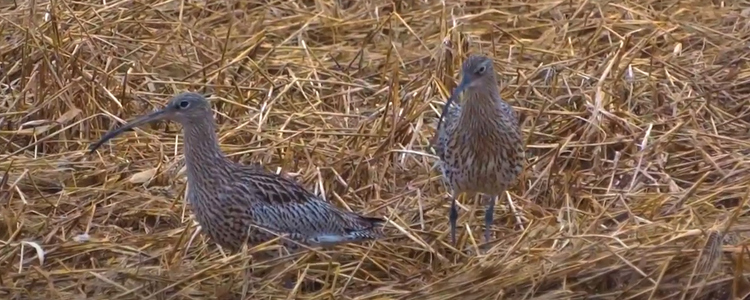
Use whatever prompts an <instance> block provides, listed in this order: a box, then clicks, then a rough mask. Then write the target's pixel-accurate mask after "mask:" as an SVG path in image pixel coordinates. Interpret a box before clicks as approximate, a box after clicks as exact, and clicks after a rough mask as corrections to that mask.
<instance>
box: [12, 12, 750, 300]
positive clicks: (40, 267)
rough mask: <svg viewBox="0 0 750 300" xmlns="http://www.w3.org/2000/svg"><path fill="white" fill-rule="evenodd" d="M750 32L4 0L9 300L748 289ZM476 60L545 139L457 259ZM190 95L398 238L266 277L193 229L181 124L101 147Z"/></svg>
mask: <svg viewBox="0 0 750 300" xmlns="http://www.w3.org/2000/svg"><path fill="white" fill-rule="evenodd" d="M749 21H750V8H749V7H748V4H746V3H744V2H717V1H695V0H687V1H675V0H669V1H648V0H643V1H619V2H618V1H610V2H607V1H604V2H602V1H580V0H573V1H528V2H507V1H377V0H373V1H353V0H341V1H266V2H260V1H197V0H196V1H170V0H166V1H160V2H148V1H120V0H111V1H110V0H108V1H78V2H74V1H67V0H58V1H48V0H38V1H22V0H17V1H2V2H0V35H2V38H3V41H2V42H0V55H1V57H2V60H0V107H2V109H1V110H0V124H1V125H2V126H0V144H2V145H3V151H2V154H1V155H0V171H2V173H0V174H2V176H3V177H2V180H0V184H2V186H1V187H0V191H1V193H0V216H1V217H0V219H1V220H2V222H0V243H2V247H0V266H2V267H0V271H2V273H1V274H0V297H3V298H4V299H45V298H46V299H84V298H86V299H217V298H219V299H232V298H235V297H240V293H241V292H242V291H243V285H245V286H246V287H247V289H246V292H247V294H248V297H252V299H333V298H335V299H436V300H437V299H678V298H680V297H684V298H686V299H721V298H720V297H723V295H726V291H730V290H731V291H732V294H734V295H745V294H747V291H748V290H750V289H748V288H747V286H748V283H747V279H746V278H744V275H743V274H745V272H747V270H746V269H745V267H744V264H743V263H742V261H744V260H746V259H747V253H748V251H747V249H746V248H745V247H744V246H743V245H744V244H743V243H744V241H745V239H746V238H745V235H744V232H745V231H747V230H748V228H747V225H745V224H748V221H750V217H749V216H747V215H746V213H745V212H746V210H747V207H746V205H745V203H746V200H747V197H748V196H747V182H750V160H748V159H747V154H748V153H750V151H749V150H748V149H749V148H750V142H748V140H750V132H749V131H748V126H750V109H749V107H750V106H749V105H748V103H747V101H748V99H750V97H748V95H750V85H748V84H747V82H748V79H750V69H748V62H747V54H746V53H747V47H748V38H749V37H750V34H749V33H750V28H748V27H749V25H748V24H750V22H749ZM446 47H448V48H450V54H449V55H446V54H445V49H446ZM470 52H481V53H484V54H489V55H491V56H493V57H494V58H495V60H496V62H497V67H498V70H499V71H500V72H501V73H502V76H501V78H503V79H504V80H503V87H504V90H503V94H504V96H505V97H506V98H508V99H510V102H511V103H512V104H513V105H514V106H515V107H516V109H518V111H519V112H520V114H521V119H522V122H523V128H524V132H525V134H526V138H527V146H528V148H529V155H528V157H529V162H528V166H527V168H526V170H525V173H524V174H523V175H522V178H521V180H520V181H519V184H518V185H517V186H516V187H514V188H513V189H512V190H511V191H510V192H511V195H512V196H513V198H514V201H516V204H517V205H518V208H519V213H521V214H522V216H521V217H522V218H524V219H525V220H529V221H528V223H527V224H526V225H527V226H526V227H525V229H524V230H514V229H513V228H512V224H513V222H514V221H513V217H512V215H511V214H510V213H509V212H508V211H507V210H505V211H498V213H497V215H498V220H497V221H496V226H495V236H496V238H497V239H498V241H497V242H496V244H494V245H493V248H492V250H491V251H490V253H489V254H487V255H486V256H476V255H473V254H471V253H469V252H473V251H469V252H459V251H458V250H456V248H457V249H470V250H471V249H474V248H476V245H475V244H472V243H473V242H472V241H471V239H470V238H469V237H470V236H478V235H477V233H478V232H479V231H477V230H482V228H481V226H480V224H479V223H481V222H477V221H478V220H481V216H480V215H479V214H482V213H483V212H482V211H481V210H476V211H475V212H474V214H475V215H473V216H468V215H467V213H462V214H461V215H462V216H461V218H460V219H459V222H460V223H461V227H462V228H463V229H464V230H461V231H460V234H461V235H462V236H461V240H462V241H465V242H462V244H461V245H458V246H457V247H455V248H454V247H453V246H452V245H449V244H448V243H447V240H448V238H447V233H446V231H447V229H448V220H447V216H448V211H447V208H448V202H447V201H446V200H447V198H446V192H445V188H444V186H443V184H442V183H441V181H440V176H439V175H438V174H437V172H436V171H434V170H433V169H432V166H433V164H434V162H435V157H434V155H433V154H432V152H431V151H430V150H429V148H428V146H429V141H430V140H431V138H432V136H433V133H434V129H433V127H434V125H435V123H436V121H437V114H436V113H437V112H439V111H440V110H441V108H442V105H441V103H443V102H444V99H446V97H447V95H448V94H449V92H450V91H451V90H452V89H453V87H455V80H456V77H457V74H456V72H457V70H458V69H459V65H460V63H461V60H462V59H463V58H464V57H465V55H466V54H467V53H470ZM184 90H192V91H199V92H206V93H211V94H212V97H211V99H212V102H213V103H214V108H215V110H216V112H217V114H216V116H217V122H218V123H219V131H220V132H219V136H220V140H221V142H222V149H224V150H225V151H226V152H227V153H228V154H229V155H230V157H231V158H232V159H234V160H236V161H240V162H243V163H247V164H249V163H262V164H263V165H264V166H265V167H266V168H268V169H269V170H271V171H274V172H276V171H279V170H280V171H281V173H282V174H285V175H284V176H290V177H294V178H295V179H296V180H299V181H300V182H302V183H304V184H305V185H306V186H307V187H309V188H310V189H313V190H315V191H316V192H317V193H320V194H322V195H325V196H326V197H327V198H328V199H330V200H331V201H332V202H333V203H335V204H336V205H340V206H342V207H347V208H349V209H352V210H354V211H359V212H365V213H367V214H381V215H384V216H386V217H387V218H388V219H389V220H390V222H389V225H388V227H389V230H390V231H391V232H393V237H392V238H390V239H387V240H384V241H381V242H377V243H374V244H362V245H347V246H342V247H337V248H336V249H335V251H330V250H325V251H324V250H316V251H309V252H306V253H307V254H306V255H303V256H295V257H290V258H285V259H280V260H275V261H257V262H255V263H253V268H254V270H255V269H257V270H263V269H269V268H274V269H273V270H277V271H278V272H266V273H263V272H257V273H253V278H245V272H244V269H245V268H246V267H245V266H246V263H247V262H248V261H253V259H252V258H251V257H248V255H247V254H252V253H257V251H260V250H264V249H267V248H269V247H272V246H273V245H271V244H267V245H266V244H264V245H253V247H250V248H251V249H250V250H248V253H245V254H241V255H234V256H225V255H224V254H223V252H221V251H219V250H218V248H217V247H216V246H215V245H214V244H213V243H207V242H206V239H205V238H204V237H203V236H202V235H195V234H194V233H195V232H196V228H197V227H196V226H193V225H194V224H193V222H194V221H193V220H192V219H191V218H192V217H191V214H190V209H189V206H187V205H186V204H185V202H184V200H183V199H184V192H185V174H184V172H180V170H181V169H182V167H183V163H182V155H181V150H180V149H181V145H180V143H182V139H181V137H180V136H179V134H176V133H177V132H179V127H178V126H176V125H175V124H169V125H167V126H166V127H165V126H164V125H163V124H162V125H155V126H152V127H150V128H141V129H138V130H136V131H135V132H132V133H128V134H125V135H122V136H121V137H118V138H117V139H115V140H113V141H112V142H111V144H109V145H108V146H106V147H103V148H102V149H101V150H100V151H99V152H98V154H96V155H85V154H84V151H85V149H86V147H87V146H88V143H90V142H92V141H93V140H96V139H98V138H99V136H100V135H101V134H102V133H103V132H105V131H106V130H109V129H112V128H114V127H115V126H118V125H119V124H120V123H121V122H123V120H128V119H131V118H133V117H134V116H136V115H139V114H142V113H144V112H146V111H149V110H151V109H153V108H155V107H158V106H161V105H162V104H163V103H164V102H165V101H166V99H167V98H168V97H170V96H171V95H173V94H175V93H177V92H179V91H184ZM160 128H163V129H160ZM463 205H466V206H464V207H467V208H468V207H469V206H468V204H467V203H464V204H463ZM727 211H732V212H736V213H733V214H732V223H733V224H734V225H732V226H729V228H721V229H716V228H715V227H712V226H713V224H714V223H715V222H716V221H717V220H719V219H720V218H722V216H724V215H725V214H726V212H727ZM470 219H471V220H474V221H473V222H472V223H471V224H468V228H469V229H470V230H471V232H466V230H465V229H467V224H466V223H465V222H466V221H467V220H470ZM725 234H726V235H732V236H736V237H737V238H736V243H732V245H724V246H722V242H721V241H722V239H721V238H720V237H721V236H724V235H725ZM722 249H723V250H722ZM719 251H723V252H725V253H727V254H728V252H731V255H719V253H720V252H719ZM718 266H723V267H718ZM269 273H270V274H269ZM289 274H293V275H300V276H302V277H304V278H305V279H307V280H308V281H316V282H318V283H319V287H317V289H313V290H308V289H305V288H303V285H302V284H301V281H299V282H298V283H300V284H299V285H298V286H296V288H294V289H285V288H284V287H282V285H281V282H280V280H279V278H281V276H286V275H289ZM722 292H724V294H722Z"/></svg>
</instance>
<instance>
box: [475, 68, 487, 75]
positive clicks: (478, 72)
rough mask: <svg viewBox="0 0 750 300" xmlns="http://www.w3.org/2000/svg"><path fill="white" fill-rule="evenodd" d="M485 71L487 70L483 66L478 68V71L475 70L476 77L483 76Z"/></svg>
mask: <svg viewBox="0 0 750 300" xmlns="http://www.w3.org/2000/svg"><path fill="white" fill-rule="evenodd" d="M486 70H487V67H485V66H481V67H479V69H477V75H482V74H484V71H486Z"/></svg>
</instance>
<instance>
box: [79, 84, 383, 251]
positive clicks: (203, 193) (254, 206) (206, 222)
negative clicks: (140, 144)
mask: <svg viewBox="0 0 750 300" xmlns="http://www.w3.org/2000/svg"><path fill="white" fill-rule="evenodd" d="M162 119H166V120H172V121H175V122H179V123H180V124H182V126H183V129H182V130H183V134H184V138H185V141H184V151H185V165H186V169H187V178H188V193H187V200H188V202H189V203H190V204H191V205H192V209H193V213H194V215H195V218H196V220H197V221H198V223H199V224H200V225H201V228H202V231H203V232H205V233H206V234H207V235H208V236H209V237H210V238H211V239H212V240H213V241H214V242H216V243H217V244H219V245H221V246H222V247H223V248H225V249H228V250H230V251H232V252H236V251H238V250H240V249H241V248H242V246H243V244H244V243H245V242H248V243H250V244H251V245H252V244H258V243H262V242H266V241H269V240H271V239H273V238H275V237H276V236H277V235H276V234H278V235H281V236H285V237H286V238H289V239H291V240H294V241H296V242H297V243H300V244H304V245H308V246H332V245H336V244H339V243H349V242H360V241H365V240H372V239H377V238H379V237H382V235H383V232H382V226H381V225H382V223H383V220H382V219H380V218H371V217H365V216H361V215H358V214H356V213H352V212H347V211H343V210H341V209H338V208H336V207H335V206H333V205H332V204H330V203H329V202H327V201H325V200H324V199H322V198H320V197H318V196H316V195H314V194H312V193H310V192H309V191H307V190H306V189H305V188H303V187H302V186H300V185H299V184H297V183H296V182H294V181H292V180H291V179H286V178H284V177H281V176H279V175H276V174H273V173H271V172H268V171H266V170H265V169H263V168H260V167H258V166H246V165H241V164H238V163H235V162H233V161H230V160H229V159H227V158H226V157H225V156H224V153H223V152H222V151H221V149H220V148H219V143H218V139H217V136H216V132H215V125H214V120H213V116H212V113H211V108H210V104H209V103H208V101H207V100H206V99H205V98H204V97H203V96H202V95H200V94H196V93H182V94H179V95H177V96H175V97H174V98H172V99H171V100H170V101H169V103H168V104H167V105H166V106H165V107H164V108H163V109H160V110H157V111H155V112H153V113H151V114H149V115H146V116H143V117H140V118H138V119H136V120H133V121H132V122H130V123H128V124H126V125H124V126H122V127H121V128H119V129H116V130H113V131H110V132H108V133H107V134H105V135H104V136H103V137H102V138H101V140H99V141H98V142H97V143H95V144H93V145H92V146H91V151H92V152H93V151H94V150H96V149H97V148H98V147H99V146H101V145H102V144H103V143H104V142H105V141H107V140H109V139H111V138H113V137H115V136H117V135H118V134H120V133H122V132H124V131H126V130H129V129H131V128H133V127H135V126H138V125H141V124H145V123H148V122H152V121H156V120H162ZM263 229H265V230H263ZM269 231H270V232H269ZM284 245H285V246H287V247H288V248H291V249H290V250H296V249H298V245H297V244H296V243H292V242H289V241H286V242H284Z"/></svg>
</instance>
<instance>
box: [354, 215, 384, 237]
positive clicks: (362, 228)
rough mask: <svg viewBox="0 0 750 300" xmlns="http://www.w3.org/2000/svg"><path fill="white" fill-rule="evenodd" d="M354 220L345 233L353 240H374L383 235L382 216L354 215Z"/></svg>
mask: <svg viewBox="0 0 750 300" xmlns="http://www.w3.org/2000/svg"><path fill="white" fill-rule="evenodd" d="M354 222H355V224H352V225H353V226H350V227H349V229H348V230H347V234H348V235H349V236H350V237H351V238H352V239H354V240H360V241H361V240H374V239H379V238H381V237H383V236H384V233H383V224H385V219H383V218H378V217H365V216H361V215H355V216H354Z"/></svg>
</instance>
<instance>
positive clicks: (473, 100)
mask: <svg viewBox="0 0 750 300" xmlns="http://www.w3.org/2000/svg"><path fill="white" fill-rule="evenodd" d="M461 76H462V78H461V83H460V84H459V85H458V87H457V88H456V89H455V91H454V92H453V93H452V94H451V96H450V98H448V101H446V104H445V106H444V107H443V113H442V114H441V116H440V120H439V121H438V127H437V134H436V140H437V142H435V143H434V144H433V148H434V149H435V153H436V154H437V156H438V157H439V158H440V162H439V166H440V169H441V171H442V173H443V177H445V180H446V182H447V183H448V184H449V186H450V188H451V190H452V193H451V194H452V195H451V197H452V200H451V208H450V215H449V222H450V229H451V241H452V242H453V243H454V244H455V243H456V221H457V219H458V209H457V206H456V198H457V197H458V195H459V194H462V193H466V194H469V195H471V196H473V195H474V194H484V195H487V196H491V199H490V203H489V206H488V207H487V211H486V213H485V224H484V225H485V233H484V237H485V240H486V241H489V239H490V226H491V224H492V221H493V216H494V208H495V197H499V196H500V195H502V194H504V193H505V191H506V189H508V188H509V187H510V185H511V184H513V182H514V181H515V180H516V178H517V177H518V176H519V175H520V173H521V171H522V170H523V163H524V160H525V153H524V143H523V139H522V133H521V130H520V127H519V125H518V119H517V117H516V115H515V111H514V110H513V108H512V107H511V106H510V105H509V104H508V103H506V102H505V101H503V99H502V97H500V89H499V88H498V85H497V81H496V77H495V71H494V69H493V66H492V59H490V58H489V57H486V56H482V55H472V56H470V57H469V58H467V59H466V61H464V63H463V65H462V67H461ZM457 99H461V100H462V101H461V102H462V103H461V104H458V103H455V101H456V100H457Z"/></svg>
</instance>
